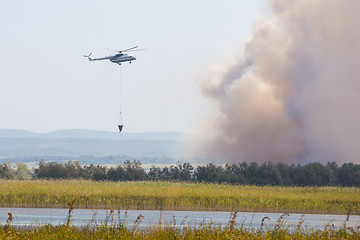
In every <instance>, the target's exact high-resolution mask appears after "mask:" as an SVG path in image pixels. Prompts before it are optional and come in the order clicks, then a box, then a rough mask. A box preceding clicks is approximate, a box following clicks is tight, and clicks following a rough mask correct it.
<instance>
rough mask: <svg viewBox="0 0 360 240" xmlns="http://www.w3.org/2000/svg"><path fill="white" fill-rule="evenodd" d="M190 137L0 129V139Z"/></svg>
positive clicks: (179, 138) (162, 138) (150, 138)
mask: <svg viewBox="0 0 360 240" xmlns="http://www.w3.org/2000/svg"><path fill="white" fill-rule="evenodd" d="M190 137H191V135H188V134H183V133H179V132H150V133H127V132H122V133H117V132H107V131H98V130H88V129H71V130H59V131H53V132H48V133H33V132H30V131H26V130H17V129H1V128H0V138H57V139H58V138H83V139H89V138H96V139H112V140H117V141H118V140H175V141H181V140H186V139H189V138H190Z"/></svg>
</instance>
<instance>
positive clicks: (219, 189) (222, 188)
mask: <svg viewBox="0 0 360 240" xmlns="http://www.w3.org/2000/svg"><path fill="white" fill-rule="evenodd" d="M74 199H76V200H75V207H76V208H92V209H94V208H105V209H139V210H141V209H149V210H150V209H151V210H192V211H242V212H250V211H251V212H282V213H319V214H348V213H350V214H359V213H360V188H344V187H269V186H265V187H259V186H234V185H222V184H199V183H172V182H95V181H85V180H54V181H45V180H26V181H19V180H1V181H0V207H33V208H68V203H69V202H71V201H73V200H74Z"/></svg>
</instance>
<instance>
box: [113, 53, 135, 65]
mask: <svg viewBox="0 0 360 240" xmlns="http://www.w3.org/2000/svg"><path fill="white" fill-rule="evenodd" d="M109 60H110V61H111V62H113V63H121V62H129V61H130V62H131V61H133V60H136V58H135V57H133V56H129V55H127V54H123V53H119V54H116V55H114V56H111V57H110V58H109Z"/></svg>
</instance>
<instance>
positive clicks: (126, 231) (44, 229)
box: [0, 208, 360, 240]
mask: <svg viewBox="0 0 360 240" xmlns="http://www.w3.org/2000/svg"><path fill="white" fill-rule="evenodd" d="M112 214H113V211H111V212H110V214H109V215H108V216H107V217H106V219H105V220H104V222H102V223H101V224H97V223H94V222H90V223H89V224H88V225H87V226H81V227H76V226H73V225H72V224H71V208H70V209H69V216H68V221H67V223H65V224H62V225H50V224H48V225H42V226H13V225H12V223H11V221H12V216H11V214H10V215H9V219H8V221H7V224H6V225H4V226H0V238H1V239H32V240H35V239H62V240H64V239H87V240H88V239H299V240H301V239H359V238H360V231H359V230H360V228H359V227H356V228H352V227H347V226H346V220H345V221H344V226H343V227H341V228H335V227H333V226H331V225H330V223H329V224H328V225H326V226H325V227H324V230H316V231H315V230H311V229H310V230H308V229H307V228H306V227H304V226H302V222H301V221H300V222H299V223H298V224H297V226H296V227H295V228H293V229H289V228H287V227H285V224H284V223H285V222H284V220H283V216H284V215H283V216H281V217H280V218H279V219H278V221H277V223H276V225H275V226H274V227H267V226H266V225H265V224H264V221H265V220H266V218H267V217H264V219H263V220H262V223H261V226H260V227H258V228H252V227H247V228H246V227H244V226H242V225H239V224H238V223H236V212H235V213H233V214H232V217H231V218H230V219H229V222H228V223H227V224H226V225H225V226H218V225H213V224H206V223H202V224H201V223H200V224H198V225H196V226H189V225H186V224H184V223H181V225H175V220H174V222H173V224H170V225H165V226H164V225H162V224H161V223H159V224H157V225H153V226H149V227H141V220H142V215H139V217H138V218H137V219H136V220H135V222H134V224H133V226H132V227H126V226H125V224H124V222H123V221H122V220H121V218H120V216H119V218H118V219H119V220H118V221H114V218H113V215H112ZM119 215H120V213H119Z"/></svg>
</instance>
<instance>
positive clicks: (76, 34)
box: [0, 0, 266, 132]
mask: <svg viewBox="0 0 360 240" xmlns="http://www.w3.org/2000/svg"><path fill="white" fill-rule="evenodd" d="M264 9H266V6H265V1H264V0H241V1H240V0H226V1H220V0H197V1H195V0H181V1H169V0H153V1H145V0H143V1H139V0H132V1H123V0H113V1H95V0H78V1H76V0H73V1H70V0H63V1H46V0H43V1H38V0H33V1H17V0H1V1H0V30H1V38H0V83H1V87H0V110H1V116H0V128H11V129H25V130H30V131H34V132H48V131H54V130H61V129H78V128H85V129H96V130H106V131H117V121H118V118H119V105H120V101H119V98H120V87H119V82H120V67H119V66H118V65H116V64H113V63H111V62H109V61H103V62H88V60H87V59H85V58H83V57H82V55H84V54H88V53H90V52H92V54H93V55H92V56H94V57H101V56H106V55H110V54H112V52H110V51H108V50H106V49H105V48H112V49H124V48H129V47H132V46H139V47H140V48H146V49H147V50H146V51H142V52H134V53H133V54H132V55H134V56H135V57H136V58H137V60H136V61H135V62H133V63H132V64H131V65H130V64H128V63H126V64H123V65H122V110H123V119H124V131H127V132H153V131H179V132H191V130H192V129H193V128H194V126H195V125H196V124H197V123H198V122H199V119H201V118H203V116H204V115H205V113H206V112H207V110H208V102H207V100H206V99H205V98H204V97H203V96H202V94H201V92H200V88H199V86H198V85H199V81H198V79H199V78H201V77H202V76H203V75H206V74H208V69H209V68H210V66H212V65H213V64H219V63H222V62H223V61H228V60H229V59H233V58H236V57H240V56H241V53H242V50H243V44H244V42H245V41H246V40H247V38H249V37H251V35H252V27H253V23H254V20H255V19H256V17H259V16H261V14H262V13H263V12H264ZM214 127H216V126H214Z"/></svg>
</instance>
